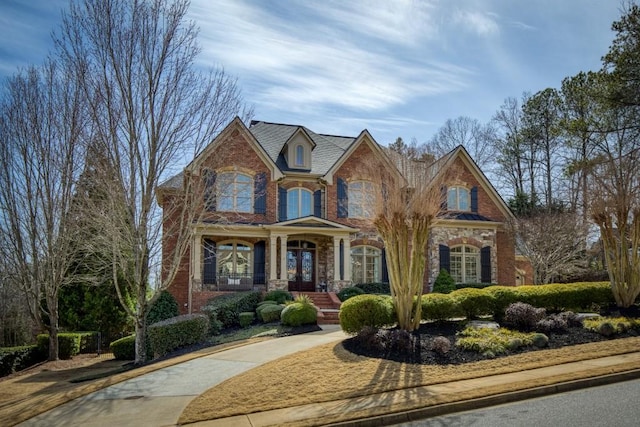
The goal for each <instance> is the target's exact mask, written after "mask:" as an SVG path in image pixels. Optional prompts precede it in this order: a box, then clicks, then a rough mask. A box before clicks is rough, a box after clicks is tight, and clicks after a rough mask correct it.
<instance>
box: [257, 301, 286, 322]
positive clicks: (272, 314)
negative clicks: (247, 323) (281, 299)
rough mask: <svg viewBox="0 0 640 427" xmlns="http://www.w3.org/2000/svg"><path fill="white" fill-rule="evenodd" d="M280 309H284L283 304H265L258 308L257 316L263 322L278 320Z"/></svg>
mask: <svg viewBox="0 0 640 427" xmlns="http://www.w3.org/2000/svg"><path fill="white" fill-rule="evenodd" d="M282 310H284V306H283V305H279V304H274V305H266V306H264V308H262V309H261V310H260V312H259V316H260V318H261V319H262V321H263V322H264V323H271V322H279V321H280V314H281V313H282Z"/></svg>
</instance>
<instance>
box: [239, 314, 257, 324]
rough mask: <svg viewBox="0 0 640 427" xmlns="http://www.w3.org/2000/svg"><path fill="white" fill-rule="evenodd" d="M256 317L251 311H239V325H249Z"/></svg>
mask: <svg viewBox="0 0 640 427" xmlns="http://www.w3.org/2000/svg"><path fill="white" fill-rule="evenodd" d="M255 318H256V314H255V313H254V312H253V311H243V312H242V313H240V326H241V327H243V328H246V327H248V326H249V325H251V324H252V323H253V321H254V319H255Z"/></svg>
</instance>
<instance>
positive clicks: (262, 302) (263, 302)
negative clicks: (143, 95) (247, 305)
mask: <svg viewBox="0 0 640 427" xmlns="http://www.w3.org/2000/svg"><path fill="white" fill-rule="evenodd" d="M277 304H278V302H277V301H273V300H266V301H260V302H259V303H258V305H257V307H256V310H257V309H258V308H260V307H262V306H265V305H277Z"/></svg>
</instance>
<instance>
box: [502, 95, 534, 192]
mask: <svg viewBox="0 0 640 427" xmlns="http://www.w3.org/2000/svg"><path fill="white" fill-rule="evenodd" d="M526 99H527V95H526V94H524V95H523V100H525V101H526ZM493 123H494V125H495V129H496V132H497V137H496V140H495V141H496V150H497V155H496V158H497V163H498V168H497V171H496V174H497V175H498V176H499V177H500V178H502V181H504V182H505V185H502V188H501V189H502V191H503V192H504V193H507V194H512V195H514V196H517V195H520V197H522V195H527V191H526V189H525V175H526V170H527V163H526V160H525V158H526V147H525V144H524V135H523V124H522V106H521V104H520V102H519V101H518V99H517V98H513V97H510V98H507V99H505V101H504V103H503V104H502V105H501V106H500V109H499V110H498V111H497V112H496V113H495V115H494V116H493ZM505 187H506V188H505ZM530 196H531V195H529V196H527V197H528V198H530Z"/></svg>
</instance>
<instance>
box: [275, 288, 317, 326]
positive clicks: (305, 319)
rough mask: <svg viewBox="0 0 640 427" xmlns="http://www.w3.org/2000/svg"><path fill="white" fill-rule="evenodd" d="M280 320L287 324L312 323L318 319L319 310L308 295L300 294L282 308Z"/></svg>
mask: <svg viewBox="0 0 640 427" xmlns="http://www.w3.org/2000/svg"><path fill="white" fill-rule="evenodd" d="M280 321H281V322H282V324H283V325H285V326H301V325H312V324H315V323H317V321H318V310H317V308H316V307H315V306H314V305H313V304H312V303H311V300H310V299H309V297H308V296H307V295H300V296H299V297H298V298H296V299H295V301H294V302H292V303H290V304H288V305H287V306H286V307H285V308H284V310H282V313H280Z"/></svg>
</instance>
